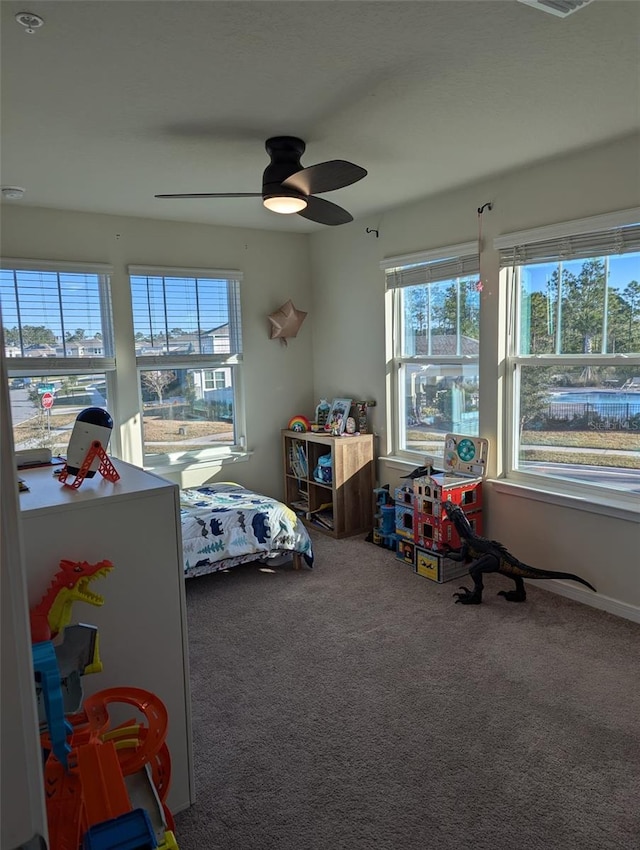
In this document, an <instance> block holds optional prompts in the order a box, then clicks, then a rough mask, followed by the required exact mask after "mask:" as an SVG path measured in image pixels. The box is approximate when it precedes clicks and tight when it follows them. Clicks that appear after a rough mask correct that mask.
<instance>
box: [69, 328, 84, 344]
mask: <svg viewBox="0 0 640 850" xmlns="http://www.w3.org/2000/svg"><path fill="white" fill-rule="evenodd" d="M64 338H65V342H80V340H82V339H85V330H84V328H76V329H75V331H67V332H66V334H65V335H64Z"/></svg>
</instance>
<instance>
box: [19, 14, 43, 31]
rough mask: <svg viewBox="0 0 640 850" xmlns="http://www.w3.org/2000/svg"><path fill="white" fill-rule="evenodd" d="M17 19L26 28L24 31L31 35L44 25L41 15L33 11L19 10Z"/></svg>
mask: <svg viewBox="0 0 640 850" xmlns="http://www.w3.org/2000/svg"><path fill="white" fill-rule="evenodd" d="M16 21H17V22H18V23H19V24H20V26H21V27H24V28H25V30H24V31H25V32H28V33H29V35H31V33H34V32H35V31H36V30H37V29H39V28H40V27H42V26H44V21H43V20H42V18H41V17H40V15H34V14H33V12H18V14H17V15H16Z"/></svg>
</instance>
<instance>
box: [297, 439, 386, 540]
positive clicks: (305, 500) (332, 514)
mask: <svg viewBox="0 0 640 850" xmlns="http://www.w3.org/2000/svg"><path fill="white" fill-rule="evenodd" d="M373 440H374V437H373V434H361V435H358V436H350V437H332V436H331V435H329V434H317V433H313V432H298V431H286V430H285V431H283V432H282V456H283V465H284V490H285V502H286V503H287V504H288V505H289V506H290V507H291V508H292V509H293V510H294V511H296V513H297V514H298V515H299V516H300V517H301V518H302V519H303V521H304V522H305V524H306V525H308V526H312V527H313V528H316V529H318V530H319V531H321V532H323V533H325V534H328V535H330V536H331V537H338V538H340V537H349V536H351V535H354V534H361V533H366V532H368V531H370V530H371V529H372V528H373V488H374V487H375V473H374V462H373Z"/></svg>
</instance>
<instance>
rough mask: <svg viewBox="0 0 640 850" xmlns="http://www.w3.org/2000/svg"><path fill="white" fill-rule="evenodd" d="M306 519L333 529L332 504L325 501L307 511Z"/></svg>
mask: <svg viewBox="0 0 640 850" xmlns="http://www.w3.org/2000/svg"><path fill="white" fill-rule="evenodd" d="M307 520H309V522H314V523H315V524H316V525H320V526H322V527H323V528H328V529H330V530H331V531H333V529H334V524H333V504H332V503H331V502H325V503H324V504H322V505H320V507H318V508H314V510H312V511H308V512H307Z"/></svg>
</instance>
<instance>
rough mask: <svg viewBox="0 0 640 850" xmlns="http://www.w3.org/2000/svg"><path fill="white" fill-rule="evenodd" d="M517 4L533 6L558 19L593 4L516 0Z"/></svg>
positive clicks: (569, 0)
mask: <svg viewBox="0 0 640 850" xmlns="http://www.w3.org/2000/svg"><path fill="white" fill-rule="evenodd" d="M518 3H524V4H525V6H533V8H534V9H540V11H541V12H548V13H549V14H550V15H555V16H556V17H558V18H566V17H567V15H571V14H572V13H573V12H577V11H578V9H582V7H583V6H588V5H589V3H593V0H518Z"/></svg>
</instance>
